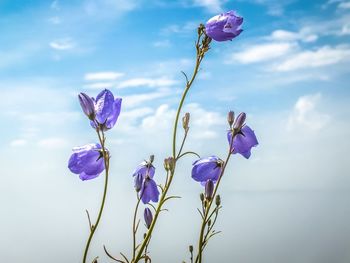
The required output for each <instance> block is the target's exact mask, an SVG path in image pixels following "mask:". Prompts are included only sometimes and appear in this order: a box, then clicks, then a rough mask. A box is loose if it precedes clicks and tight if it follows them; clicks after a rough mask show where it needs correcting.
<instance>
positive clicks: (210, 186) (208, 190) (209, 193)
mask: <svg viewBox="0 0 350 263" xmlns="http://www.w3.org/2000/svg"><path fill="white" fill-rule="evenodd" d="M213 192H214V182H213V181H212V180H210V179H209V180H208V181H207V182H206V183H205V198H206V199H207V200H210V199H211V198H212V197H213Z"/></svg>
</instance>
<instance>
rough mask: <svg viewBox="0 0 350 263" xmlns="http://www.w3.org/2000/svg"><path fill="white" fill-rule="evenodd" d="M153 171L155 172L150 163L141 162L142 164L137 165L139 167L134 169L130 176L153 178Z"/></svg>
mask: <svg viewBox="0 0 350 263" xmlns="http://www.w3.org/2000/svg"><path fill="white" fill-rule="evenodd" d="M155 171H156V168H154V166H153V164H152V163H151V162H147V161H143V162H142V163H140V164H139V166H137V167H136V169H135V171H134V172H133V174H132V176H136V175H138V174H141V175H142V176H143V179H145V178H147V177H150V178H153V176H154V173H155Z"/></svg>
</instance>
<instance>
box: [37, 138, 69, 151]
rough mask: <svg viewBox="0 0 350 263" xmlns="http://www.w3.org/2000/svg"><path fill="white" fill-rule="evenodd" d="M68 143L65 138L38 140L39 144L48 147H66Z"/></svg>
mask: <svg viewBox="0 0 350 263" xmlns="http://www.w3.org/2000/svg"><path fill="white" fill-rule="evenodd" d="M67 145H68V143H67V141H66V140H65V139H63V138H56V137H52V138H46V139H42V140H40V141H38V146H39V147H43V148H47V149H58V148H64V147H67Z"/></svg>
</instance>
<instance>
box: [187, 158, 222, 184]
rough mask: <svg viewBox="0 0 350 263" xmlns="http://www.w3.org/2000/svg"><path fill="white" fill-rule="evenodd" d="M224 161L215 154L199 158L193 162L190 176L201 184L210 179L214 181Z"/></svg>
mask: <svg viewBox="0 0 350 263" xmlns="http://www.w3.org/2000/svg"><path fill="white" fill-rule="evenodd" d="M223 164H224V162H223V161H222V160H221V159H220V158H219V157H216V156H209V157H206V158H201V159H199V160H197V161H195V162H194V163H193V167H192V178H193V179H194V180H195V181H197V182H201V183H202V184H203V185H204V184H205V183H206V182H207V181H208V180H212V181H213V182H214V183H215V182H216V181H217V180H218V179H219V177H220V175H221V172H222V166H223Z"/></svg>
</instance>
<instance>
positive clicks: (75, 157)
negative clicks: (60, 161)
mask: <svg viewBox="0 0 350 263" xmlns="http://www.w3.org/2000/svg"><path fill="white" fill-rule="evenodd" d="M68 168H69V170H71V172H72V173H75V174H79V178H80V179H81V180H83V181H85V180H90V179H93V178H95V177H97V176H99V175H100V173H101V172H102V171H103V170H104V169H105V164H104V159H103V155H102V152H101V145H99V144H96V143H94V144H87V145H84V146H81V147H75V148H73V154H72V155H71V157H70V158H69V161H68Z"/></svg>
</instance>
